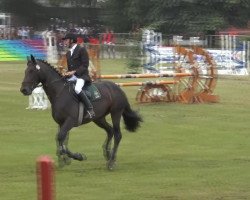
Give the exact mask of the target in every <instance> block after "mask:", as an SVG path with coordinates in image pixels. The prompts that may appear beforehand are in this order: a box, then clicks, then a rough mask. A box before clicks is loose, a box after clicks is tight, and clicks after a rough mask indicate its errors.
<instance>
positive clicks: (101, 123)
mask: <svg viewBox="0 0 250 200" xmlns="http://www.w3.org/2000/svg"><path fill="white" fill-rule="evenodd" d="M94 123H95V124H96V125H97V126H99V127H100V128H103V129H104V130H105V131H106V133H107V137H106V140H105V142H104V143H103V146H102V148H103V156H104V158H105V159H106V160H109V159H110V151H111V140H112V137H113V128H112V126H111V125H110V124H109V123H108V122H107V121H106V119H105V118H104V117H103V118H101V119H98V120H95V121H94Z"/></svg>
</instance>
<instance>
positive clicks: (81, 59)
mask: <svg viewBox="0 0 250 200" xmlns="http://www.w3.org/2000/svg"><path fill="white" fill-rule="evenodd" d="M66 57H67V65H68V71H73V70H76V73H75V76H76V77H77V78H82V79H84V80H85V81H86V82H89V83H90V82H91V78H90V76H89V70H88V67H89V56H88V52H87V50H86V49H85V48H84V47H81V46H80V45H77V46H76V48H75V49H74V51H73V54H72V55H71V52H70V51H68V52H67V54H66Z"/></svg>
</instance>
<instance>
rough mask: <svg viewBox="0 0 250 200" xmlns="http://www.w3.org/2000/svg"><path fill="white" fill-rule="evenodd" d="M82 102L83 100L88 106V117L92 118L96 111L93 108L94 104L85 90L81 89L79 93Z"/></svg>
mask: <svg viewBox="0 0 250 200" xmlns="http://www.w3.org/2000/svg"><path fill="white" fill-rule="evenodd" d="M78 96H79V98H80V100H81V102H83V104H84V105H85V107H86V108H87V118H90V119H92V118H93V117H94V116H95V112H94V110H93V106H92V104H91V102H90V100H89V98H88V97H87V96H86V94H85V92H84V91H81V92H80V93H79V94H78Z"/></svg>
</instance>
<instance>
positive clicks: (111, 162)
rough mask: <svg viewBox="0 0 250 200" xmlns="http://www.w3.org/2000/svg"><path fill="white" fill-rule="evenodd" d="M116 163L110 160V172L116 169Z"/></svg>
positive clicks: (108, 165)
mask: <svg viewBox="0 0 250 200" xmlns="http://www.w3.org/2000/svg"><path fill="white" fill-rule="evenodd" d="M115 166H116V164H115V161H114V160H110V161H108V162H107V168H108V170H109V171H113V170H114V169H115Z"/></svg>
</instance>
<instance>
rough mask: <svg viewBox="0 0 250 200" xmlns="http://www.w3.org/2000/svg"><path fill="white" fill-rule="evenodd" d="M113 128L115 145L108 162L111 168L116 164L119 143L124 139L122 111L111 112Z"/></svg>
mask: <svg viewBox="0 0 250 200" xmlns="http://www.w3.org/2000/svg"><path fill="white" fill-rule="evenodd" d="M111 118H112V123H113V130H114V147H113V149H112V152H111V157H110V159H109V161H108V163H107V167H108V169H109V170H112V169H113V168H114V166H115V161H116V154H117V150H118V147H119V143H120V141H121V139H122V134H121V129H120V121H121V113H120V112H118V113H117V112H116V113H111Z"/></svg>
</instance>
